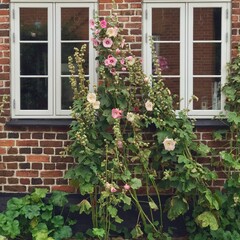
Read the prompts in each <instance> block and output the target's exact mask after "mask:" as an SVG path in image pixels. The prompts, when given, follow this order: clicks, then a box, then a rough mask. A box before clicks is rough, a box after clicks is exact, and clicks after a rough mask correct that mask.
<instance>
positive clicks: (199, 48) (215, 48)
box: [193, 43, 221, 75]
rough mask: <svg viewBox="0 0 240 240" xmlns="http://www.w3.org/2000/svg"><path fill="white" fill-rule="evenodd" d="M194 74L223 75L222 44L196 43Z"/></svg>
mask: <svg viewBox="0 0 240 240" xmlns="http://www.w3.org/2000/svg"><path fill="white" fill-rule="evenodd" d="M193 74H194V75H219V74H221V43H195V44H194V45H193Z"/></svg>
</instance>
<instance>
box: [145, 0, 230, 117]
mask: <svg viewBox="0 0 240 240" xmlns="http://www.w3.org/2000/svg"><path fill="white" fill-rule="evenodd" d="M229 9H230V1H229V3H227V2H226V1H221V0H220V1H209V2H207V1H201V0H200V1H191V0H188V1H181V0H180V1H178V3H176V1H175V2H173V1H172V0H170V1H165V2H164V1H161V0H159V1H151V0H149V1H148V0H146V1H145V2H144V11H145V15H146V19H145V22H144V29H143V32H144V34H145V36H144V39H145V42H146V44H145V45H144V53H143V54H144V59H145V61H144V62H146V63H149V62H151V61H150V59H151V58H152V54H151V50H150V42H149V40H148V38H149V36H152V39H153V44H154V46H155V50H156V53H157V56H158V59H159V63H160V66H161V68H162V76H163V79H164V82H165V84H166V86H167V87H169V89H170V90H171V92H172V94H175V95H176V96H177V98H176V102H180V104H179V105H177V104H176V106H175V107H176V110H178V109H183V108H188V109H189V110H190V112H189V115H190V116H193V117H198V118H209V117H212V116H214V115H217V114H219V113H220V112H221V111H223V109H224V97H223V96H222V94H221V86H222V84H223V83H224V81H225V79H226V64H227V62H228V61H229V55H230V43H229V42H230V36H229V32H230V18H231V17H229V16H228V15H229V14H228V10H229ZM145 70H146V72H147V73H148V74H152V73H153V72H154V71H153V67H152V65H151V64H148V65H146V66H145ZM193 95H195V96H197V97H198V99H199V100H198V101H192V102H190V104H189V100H190V99H191V97H192V96H193Z"/></svg>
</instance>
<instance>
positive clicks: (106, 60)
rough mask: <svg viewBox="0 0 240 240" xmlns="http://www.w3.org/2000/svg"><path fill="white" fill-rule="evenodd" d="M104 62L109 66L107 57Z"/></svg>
mask: <svg viewBox="0 0 240 240" xmlns="http://www.w3.org/2000/svg"><path fill="white" fill-rule="evenodd" d="M104 64H105V66H106V67H108V66H109V60H108V58H107V59H105V60H104Z"/></svg>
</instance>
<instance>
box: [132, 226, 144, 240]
mask: <svg viewBox="0 0 240 240" xmlns="http://www.w3.org/2000/svg"><path fill="white" fill-rule="evenodd" d="M131 235H132V237H133V238H134V239H135V238H139V237H141V236H143V232H142V229H141V227H140V226H139V225H136V226H135V228H134V229H133V230H132V231H131Z"/></svg>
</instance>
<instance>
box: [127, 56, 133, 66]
mask: <svg viewBox="0 0 240 240" xmlns="http://www.w3.org/2000/svg"><path fill="white" fill-rule="evenodd" d="M126 59H127V62H128V64H129V65H130V66H132V65H133V64H134V63H135V58H134V57H133V56H129V57H126Z"/></svg>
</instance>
